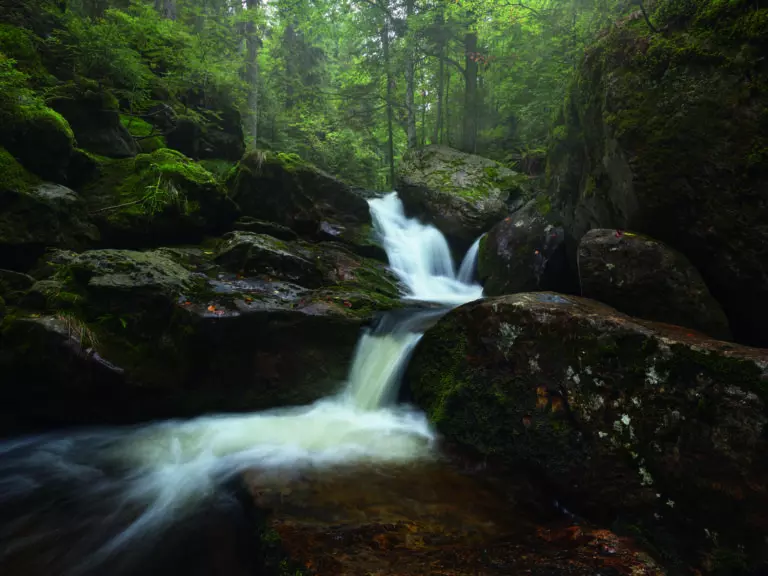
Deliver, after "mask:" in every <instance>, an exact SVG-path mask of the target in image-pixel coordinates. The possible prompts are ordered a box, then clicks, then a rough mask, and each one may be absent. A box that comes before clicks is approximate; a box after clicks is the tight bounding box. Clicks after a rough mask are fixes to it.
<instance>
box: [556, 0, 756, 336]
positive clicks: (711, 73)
mask: <svg viewBox="0 0 768 576" xmlns="http://www.w3.org/2000/svg"><path fill="white" fill-rule="evenodd" d="M657 5H658V9H657V13H656V14H654V15H652V18H654V21H655V23H656V24H655V25H656V26H657V27H658V28H660V29H663V33H659V34H653V33H651V32H650V30H649V29H648V26H646V25H645V23H644V22H643V21H642V19H638V20H635V21H630V22H628V23H626V24H624V25H623V26H618V27H615V28H614V29H612V30H611V31H610V32H609V33H608V34H607V35H605V36H604V37H603V38H602V39H601V40H599V41H598V42H597V43H596V44H595V45H594V46H592V47H590V48H589V49H588V50H587V51H586V54H585V58H584V61H583V62H582V64H581V67H580V69H579V72H578V76H577V78H576V79H575V81H574V83H573V85H572V87H571V89H570V92H569V94H568V97H567V100H566V103H565V105H564V107H563V110H562V111H561V112H560V114H559V117H558V118H557V121H556V124H555V127H554V128H553V131H552V143H551V146H550V150H549V155H548V166H547V174H548V180H549V182H550V190H551V192H552V194H553V200H554V204H555V206H556V207H557V208H558V209H559V210H560V211H561V212H562V217H563V220H564V223H565V227H566V230H567V231H568V233H569V236H570V239H571V240H573V241H574V242H573V247H574V256H575V246H576V242H577V241H578V239H579V238H580V237H581V236H583V234H584V233H585V232H586V231H587V230H588V229H590V228H620V229H625V230H635V231H638V232H641V233H645V234H648V235H650V236H652V237H654V238H658V239H659V240H661V241H663V242H665V243H667V244H669V245H670V246H672V247H673V248H675V249H677V250H679V251H680V252H682V253H683V254H685V255H686V256H687V257H688V258H689V259H690V260H691V262H692V263H693V265H694V266H696V268H697V269H698V270H699V271H700V272H701V274H702V276H703V277H704V280H705V281H706V283H707V285H708V286H709V289H710V290H711V291H712V294H713V295H714V297H715V298H716V299H717V300H718V301H719V302H720V303H721V304H722V305H723V308H724V309H725V312H726V314H727V315H728V317H729V320H730V323H731V328H732V330H733V332H734V335H735V337H736V338H737V339H738V340H740V341H744V342H748V343H754V344H761V345H765V344H768V280H767V279H768V272H767V270H766V266H767V265H768V260H766V258H765V256H764V253H763V250H762V246H764V245H765V244H766V242H767V241H768V237H766V229H765V227H764V226H763V223H764V222H765V221H766V219H768V189H767V188H766V182H768V172H767V170H768V168H767V167H768V162H767V161H766V159H768V156H767V155H766V154H767V152H766V151H767V150H768V148H767V147H766V140H765V132H766V126H768V96H766V95H768V73H767V72H766V68H765V66H764V62H763V54H764V52H765V47H766V44H765V38H766V37H767V35H768V8H765V7H757V6H756V5H755V4H754V2H748V1H746V0H738V1H733V2H721V1H719V0H701V1H699V2H681V3H674V2H659V3H657Z"/></svg>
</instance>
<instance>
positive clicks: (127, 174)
mask: <svg viewBox="0 0 768 576" xmlns="http://www.w3.org/2000/svg"><path fill="white" fill-rule="evenodd" d="M96 172H97V174H96V177H95V178H94V180H93V181H92V182H90V183H88V184H87V185H86V186H85V187H84V188H83V196H84V198H85V199H86V201H87V203H88V207H89V209H90V211H91V213H92V214H93V217H94V220H95V222H96V224H97V225H98V227H99V229H100V230H101V234H102V238H103V240H104V244H105V245H107V246H112V247H118V248H143V247H147V246H157V245H161V244H163V243H173V244H180V243H195V242H199V241H201V240H202V239H203V238H204V237H205V236H206V235H215V234H218V233H221V232H224V231H226V230H229V229H231V226H232V223H233V222H234V221H235V220H236V219H237V216H238V209H237V206H236V205H235V204H234V202H232V200H231V199H230V198H229V197H228V196H227V193H226V190H225V189H224V188H223V186H222V185H221V184H220V183H219V182H218V181H217V179H216V178H215V177H214V176H213V174H211V173H210V172H208V171H207V170H206V169H205V168H203V167H202V166H201V165H200V164H198V163H197V162H194V161H192V160H190V159H189V158H187V157H186V156H184V155H183V154H181V153H180V152H177V151H175V150H170V149H167V148H163V149H160V150H156V151H155V152H152V153H151V154H140V155H138V156H137V157H136V158H135V159H132V158H129V159H125V160H105V159H99V160H98V167H97V170H96Z"/></svg>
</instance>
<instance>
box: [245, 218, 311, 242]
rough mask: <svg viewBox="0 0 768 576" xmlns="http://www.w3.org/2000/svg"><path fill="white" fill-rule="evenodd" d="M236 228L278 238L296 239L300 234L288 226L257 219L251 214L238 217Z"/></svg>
mask: <svg viewBox="0 0 768 576" xmlns="http://www.w3.org/2000/svg"><path fill="white" fill-rule="evenodd" d="M233 227H234V229H235V230H239V231H241V232H254V233H256V234H266V235H268V236H272V237H273V238H277V239H278V240H296V239H297V238H298V237H299V235H298V234H296V232H294V231H293V230H291V229H290V228H288V227H287V226H281V225H280V224H275V223H274V222H266V221H264V220H257V219H256V218H251V217H250V216H243V217H242V218H240V219H238V220H237V222H235V223H234V225H233Z"/></svg>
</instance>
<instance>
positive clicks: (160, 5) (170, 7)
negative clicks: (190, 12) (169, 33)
mask: <svg viewBox="0 0 768 576" xmlns="http://www.w3.org/2000/svg"><path fill="white" fill-rule="evenodd" d="M155 10H157V12H158V14H160V16H162V17H163V18H166V19H168V20H176V3H175V2H174V0H155Z"/></svg>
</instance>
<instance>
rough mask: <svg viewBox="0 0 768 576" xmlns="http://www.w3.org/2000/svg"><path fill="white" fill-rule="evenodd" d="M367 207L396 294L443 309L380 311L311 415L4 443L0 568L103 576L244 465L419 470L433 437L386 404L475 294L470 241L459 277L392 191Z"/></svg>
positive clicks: (282, 471) (276, 473)
mask: <svg viewBox="0 0 768 576" xmlns="http://www.w3.org/2000/svg"><path fill="white" fill-rule="evenodd" d="M370 207H371V214H372V216H373V220H374V226H375V229H376V231H377V233H378V234H379V236H380V238H381V240H382V243H383V245H384V248H385V250H386V252H387V255H388V257H389V261H390V266H391V268H392V270H393V271H394V272H395V274H397V276H398V277H399V278H400V280H401V281H402V283H403V284H404V286H405V287H406V288H407V294H406V295H405V298H406V299H409V300H417V301H426V302H432V303H435V304H438V305H442V306H439V307H437V308H433V309H423V310H420V311H416V312H414V313H413V314H405V315H400V316H398V315H395V314H393V315H391V316H385V317H384V318H383V320H382V321H381V322H379V324H378V326H377V327H376V328H375V329H373V330H368V331H366V332H364V333H363V335H362V336H361V339H360V341H359V343H358V347H357V351H356V354H355V357H354V360H353V364H352V368H351V370H350V373H349V378H348V382H347V384H346V386H345V387H344V389H343V390H342V391H341V392H340V393H339V394H338V395H337V396H335V397H332V398H326V399H323V400H321V401H319V402H317V403H315V404H313V405H310V406H304V407H297V408H290V409H282V410H273V411H268V412H263V413H257V414H247V415H234V416H233V415H226V416H225V415H221V416H208V417H202V418H198V419H195V420H191V421H171V422H163V423H159V424H154V425H150V426H146V427H142V428H137V429H124V430H106V431H102V430H95V431H84V432H75V433H71V434H69V435H57V434H52V435H47V436H41V437H34V438H24V439H20V440H17V441H9V442H6V443H5V444H2V445H0V515H2V517H3V518H4V519H6V521H5V522H4V523H3V524H2V526H0V544H2V547H0V568H1V567H2V566H3V562H4V561H5V562H10V564H6V566H8V565H10V566H13V562H12V561H11V560H9V558H11V559H13V558H15V557H18V556H19V555H21V556H23V555H24V551H25V550H27V549H29V550H35V552H34V555H35V557H36V559H37V560H39V561H40V562H43V561H45V562H48V561H50V562H52V563H53V562H54V560H53V559H50V558H46V557H45V554H43V556H40V553H39V551H40V550H43V551H46V550H50V551H51V552H50V554H58V555H59V556H60V557H58V558H56V559H55V561H56V562H55V563H56V565H57V566H63V567H65V568H59V570H65V569H66V570H68V571H69V573H71V574H79V573H89V572H93V573H98V566H99V565H100V564H101V563H102V562H104V561H105V560H106V559H108V558H110V557H112V556H114V555H116V554H120V553H121V552H123V551H125V550H135V549H137V548H139V547H140V545H142V543H146V542H151V541H152V540H155V539H158V538H161V537H162V534H163V530H165V529H167V528H168V527H169V526H171V525H173V524H174V523H179V522H183V521H184V520H185V519H186V518H189V517H191V516H192V515H194V514H195V513H197V512H198V511H199V510H200V509H201V507H203V506H204V505H205V503H206V502H210V501H211V500H213V499H216V498H217V494H218V493H219V488H220V487H221V486H223V485H225V484H226V483H227V482H228V481H229V480H230V479H231V478H233V477H236V476H238V475H240V474H242V473H243V472H244V471H247V470H259V471H260V473H261V475H262V477H265V475H266V476H272V477H280V476H281V475H282V477H290V478H292V477H295V476H296V475H300V474H302V471H310V470H311V471H317V470H318V469H320V470H323V469H329V468H333V467H340V466H343V467H349V466H354V465H364V464H376V465H379V464H385V465H387V466H402V465H406V464H408V463H413V462H421V461H423V462H428V461H429V460H430V459H431V458H432V457H433V456H434V455H435V449H434V447H435V434H434V432H433V431H432V429H431V428H430V426H429V424H428V422H427V421H426V419H425V417H424V415H423V414H421V413H420V412H418V411H415V410H414V409H412V408H409V407H405V406H397V405H395V403H394V401H395V398H396V395H397V388H398V384H399V380H400V376H401V374H402V372H403V370H404V368H405V367H406V364H407V361H408V358H409V356H410V353H411V352H412V350H413V349H414V347H415V346H416V344H417V342H418V340H419V339H420V338H421V336H422V334H423V331H424V327H425V326H426V325H428V324H429V323H430V322H433V321H434V320H436V319H437V318H438V317H439V316H440V315H442V314H444V313H445V312H446V311H447V310H448V309H450V307H452V306H455V305H459V304H462V303H465V302H469V301H471V300H474V299H477V298H480V297H481V296H482V288H481V287H480V286H479V285H476V284H472V283H471V278H472V274H473V271H474V268H475V264H476V262H475V260H476V257H477V243H476V245H475V246H473V248H472V249H471V250H470V251H469V252H468V254H467V257H466V258H465V261H464V262H463V263H462V264H461V267H460V272H459V274H458V275H457V273H456V270H455V266H454V263H453V261H452V258H451V253H450V250H449V248H448V244H447V242H446V240H445V238H444V237H443V236H442V234H441V233H440V232H439V231H438V230H436V229H435V228H433V227H431V226H425V225H423V224H421V223H420V222H418V221H416V220H413V219H408V218H406V216H405V214H404V212H403V206H402V204H401V202H400V200H399V198H398V197H397V194H396V193H391V194H389V195H387V196H385V197H383V198H379V199H375V200H371V201H370ZM83 509H87V511H88V513H87V514H85V515H83V514H82V510H83ZM9 518H11V519H12V521H8V519H9ZM127 518H128V519H127ZM43 519H44V520H43ZM57 522H58V523H60V524H61V526H58V525H57ZM51 526H54V528H50V527H51ZM62 526H63V527H62ZM68 534H72V536H71V537H69V538H68V536H67V535H68ZM75 534H76V536H75ZM62 542H64V543H66V551H64V552H62V551H61V548H62V544H61V543H62ZM56 543H58V548H56V545H55V544H56ZM49 545H50V547H48V546H49ZM8 573H12V572H8Z"/></svg>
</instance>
